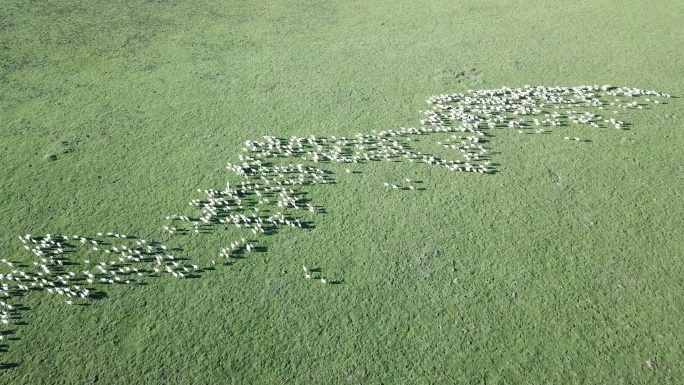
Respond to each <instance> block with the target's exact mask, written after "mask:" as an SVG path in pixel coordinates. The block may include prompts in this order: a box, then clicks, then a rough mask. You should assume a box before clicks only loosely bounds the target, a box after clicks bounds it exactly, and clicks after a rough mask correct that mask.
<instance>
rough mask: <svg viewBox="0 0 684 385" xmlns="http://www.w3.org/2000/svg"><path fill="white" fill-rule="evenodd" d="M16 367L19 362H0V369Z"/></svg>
mask: <svg viewBox="0 0 684 385" xmlns="http://www.w3.org/2000/svg"><path fill="white" fill-rule="evenodd" d="M17 367H19V364H18V363H16V362H3V363H1V364H0V370H9V369H14V368H17Z"/></svg>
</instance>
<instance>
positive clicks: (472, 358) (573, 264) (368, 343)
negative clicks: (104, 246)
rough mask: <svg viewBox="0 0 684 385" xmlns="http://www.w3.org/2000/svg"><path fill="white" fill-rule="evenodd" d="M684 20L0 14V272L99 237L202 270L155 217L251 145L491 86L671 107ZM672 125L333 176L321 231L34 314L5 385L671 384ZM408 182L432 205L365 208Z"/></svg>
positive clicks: (393, 200) (677, 182) (409, 120)
mask: <svg viewBox="0 0 684 385" xmlns="http://www.w3.org/2000/svg"><path fill="white" fill-rule="evenodd" d="M683 24H684V6H682V5H678V4H674V5H673V3H672V2H666V1H660V0H658V1H631V2H628V3H623V2H614V1H608V0H605V1H601V0H599V1H576V2H571V3H568V2H562V1H544V2H541V4H540V3H539V2H532V1H498V2H491V1H457V2H454V1H432V2H429V3H428V4H425V3H423V2H418V1H403V0H400V1H373V2H360V1H345V2H342V1H313V2H303V1H283V2H266V1H248V2H234V3H233V2H201V1H200V2H174V1H166V2H165V1H160V2H153V1H149V2H144V3H141V2H126V1H124V2H105V1H95V2H87V3H83V2H75V1H46V2H39V3H35V2H28V1H18V0H9V1H5V2H3V4H2V5H0V52H2V53H1V54H0V165H2V168H1V169H0V216H1V217H2V218H3V220H2V221H1V222H0V254H2V257H3V258H7V259H9V260H11V261H14V262H15V263H18V264H19V263H25V264H30V262H31V261H32V259H31V255H29V254H27V253H25V252H24V251H23V249H22V248H21V243H20V242H19V241H18V240H17V238H16V237H17V235H18V234H24V233H31V234H46V233H52V234H62V233H64V234H95V233H97V232H100V231H110V230H113V231H119V232H123V233H127V234H135V235H141V236H146V237H150V238H155V239H159V240H161V241H168V242H170V243H173V244H175V245H177V246H179V247H182V249H183V254H184V255H187V256H188V257H189V258H191V259H192V260H197V261H201V262H203V263H207V262H208V261H209V260H211V259H214V258H216V255H217V252H218V250H219V249H220V248H221V247H224V246H225V242H226V237H227V234H226V232H223V231H217V232H214V233H211V234H201V236H196V237H194V236H187V237H169V236H168V235H167V234H165V233H164V232H163V230H162V228H161V226H162V225H163V224H165V221H164V216H166V215H168V214H171V213H182V212H183V211H185V210H188V206H187V201H189V200H190V199H192V198H195V197H196V192H195V190H196V188H216V187H218V188H220V187H222V186H223V185H225V182H226V180H227V179H228V178H233V176H231V175H230V174H228V173H227V172H226V170H225V164H226V162H227V161H235V158H236V156H237V154H238V153H239V152H240V148H241V147H242V145H243V142H244V141H245V140H248V139H260V138H261V137H262V136H263V135H277V136H281V137H289V136H291V135H300V136H306V135H309V134H315V135H320V136H330V135H338V136H342V135H346V136H352V135H354V134H355V133H357V132H369V131H370V130H382V129H388V128H393V129H395V128H398V127H402V126H404V127H406V126H414V125H417V124H418V120H419V119H420V118H421V116H420V114H419V113H418V110H420V109H423V108H425V107H426V105H425V99H426V98H427V97H428V96H430V95H433V94H440V93H451V92H463V91H465V90H467V89H480V88H498V87H500V86H502V85H508V86H522V85H524V84H532V85H540V84H541V85H568V86H573V85H581V84H606V83H608V84H614V85H618V86H622V85H626V86H633V87H639V88H645V89H655V90H657V91H662V92H667V93H671V94H673V95H675V96H679V97H681V96H682V92H681V90H682V89H684V77H682V74H683V73H684V59H683V58H682V55H681V49H680V48H679V47H682V46H684V35H682V34H681V32H680V28H681V25H683ZM681 110H682V108H681V99H677V98H675V99H672V100H671V101H669V102H668V103H667V104H664V105H660V106H658V107H657V108H648V109H644V110H640V111H638V112H635V113H632V114H629V116H626V117H625V118H624V119H625V120H626V121H628V122H629V123H631V126H630V129H629V130H626V131H617V130H596V129H591V128H585V127H571V128H562V129H558V130H554V131H553V132H550V133H549V134H547V135H519V134H517V133H516V132H515V131H509V130H499V131H494V132H492V134H493V136H492V137H491V138H490V148H491V149H492V159H493V161H494V162H496V163H497V164H498V166H497V173H496V174H493V175H472V174H465V173H450V172H448V171H446V170H443V169H441V168H434V167H429V166H426V165H416V164H406V163H371V164H367V165H364V166H363V167H358V168H355V170H357V171H360V173H358V174H352V175H346V174H345V173H344V172H343V170H344V167H342V166H340V167H338V166H336V165H330V166H329V167H330V169H331V170H332V171H333V172H335V175H337V176H338V177H336V182H337V183H336V184H335V185H330V186H321V187H317V188H315V189H313V188H312V189H311V190H310V191H307V193H308V197H309V198H310V199H311V200H312V202H314V203H316V204H317V205H320V206H322V207H324V208H325V213H322V214H320V215H317V216H316V217H315V222H314V226H315V228H314V229H312V230H311V231H308V232H307V231H298V230H291V231H282V232H279V233H277V234H275V235H272V236H268V237H264V238H262V240H261V244H260V245H262V246H264V247H266V248H267V250H266V251H264V252H260V253H253V254H250V255H249V256H247V257H246V258H244V259H240V260H238V261H236V262H235V263H233V264H231V265H230V266H217V268H216V269H215V270H212V271H207V272H205V273H203V274H202V275H201V277H200V278H198V279H187V280H174V279H165V278H159V279H152V278H151V279H147V280H146V283H147V284H146V285H111V286H108V287H107V288H106V297H105V298H103V299H101V300H96V301H93V302H92V305H90V306H68V305H66V304H65V303H64V301H63V300H62V299H59V298H56V297H53V296H48V295H46V294H45V293H44V292H36V293H30V294H29V295H27V296H25V297H24V298H23V299H22V301H21V303H20V306H22V308H23V309H24V310H22V313H21V314H22V316H21V320H20V321H21V322H20V323H19V324H17V325H16V327H13V328H12V330H13V332H12V334H7V335H6V338H5V340H3V341H2V344H0V346H2V352H1V353H0V363H2V369H0V383H7V384H41V383H46V384H47V383H64V384H75V383H91V382H93V380H94V379H95V378H97V380H98V382H99V383H107V384H110V383H111V384H116V383H120V384H135V383H178V384H188V383H221V384H222V383H254V384H256V383H284V382H291V383H324V382H327V383H352V384H353V383H407V384H414V383H522V382H526V383H527V382H531V383H649V384H650V383H681V382H682V380H683V379H684V374H683V373H682V372H683V371H684V367H682V362H683V359H684V354H683V353H682V352H684V346H683V343H682V342H683V341H682V337H681V335H682V334H684V333H683V332H684V324H683V321H682V320H684V300H683V299H682V298H684V297H683V296H682V293H683V287H682V286H683V283H682V278H681V277H682V276H684V274H683V273H684V262H683V261H682V255H683V254H684V253H683V252H684V242H683V241H682V240H681V239H682V235H683V234H682V229H684V210H683V209H684V199H683V198H684V197H683V193H682V191H684V182H683V181H684V178H682V176H683V174H684V152H683V151H682V142H683V139H684V134H683V133H682V130H681V127H682V124H681V116H680V115H681ZM566 135H572V136H578V137H581V138H584V139H586V140H587V141H586V142H581V143H579V144H577V145H575V144H576V143H568V142H567V141H563V140H562V138H563V136H566ZM405 177H409V178H411V179H414V180H420V181H422V184H421V186H422V187H423V188H424V189H425V190H423V191H414V192H404V191H402V192H399V193H397V194H394V193H389V194H388V191H387V190H386V189H383V188H382V182H383V181H385V180H401V179H403V178H405ZM302 264H306V265H307V266H309V267H312V268H313V267H317V268H321V269H322V270H323V272H324V274H325V275H326V276H328V277H330V278H331V279H334V280H340V281H343V283H342V284H337V285H321V284H320V283H319V282H313V281H308V280H305V279H304V278H303V275H302V274H301V272H300V270H301V265H302ZM647 361H648V362H649V364H648V365H647Z"/></svg>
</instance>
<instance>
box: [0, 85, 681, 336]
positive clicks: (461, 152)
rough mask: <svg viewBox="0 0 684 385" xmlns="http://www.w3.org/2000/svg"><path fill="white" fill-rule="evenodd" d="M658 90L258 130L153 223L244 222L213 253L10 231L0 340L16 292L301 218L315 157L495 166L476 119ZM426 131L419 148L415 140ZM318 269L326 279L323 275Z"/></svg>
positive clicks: (498, 101)
mask: <svg viewBox="0 0 684 385" xmlns="http://www.w3.org/2000/svg"><path fill="white" fill-rule="evenodd" d="M669 97H670V95H666V94H661V93H658V92H655V91H644V90H640V89H635V88H625V87H611V86H600V87H599V86H581V87H530V86H525V87H524V88H507V87H503V88H500V89H492V90H478V91H468V92H467V93H465V94H445V95H436V96H432V97H430V98H429V99H428V100H427V102H428V103H429V104H431V105H432V108H431V109H429V110H426V111H423V114H424V119H423V120H421V127H420V128H413V127H412V128H399V129H395V130H392V129H388V130H383V131H371V132H370V133H366V134H361V133H359V134H356V135H354V136H352V137H335V136H331V137H317V136H314V135H311V136H308V137H296V136H293V137H291V138H289V139H283V138H279V137H276V136H265V137H264V138H263V139H262V140H258V141H246V142H245V145H244V148H243V149H242V150H243V154H241V155H239V156H238V159H237V160H236V161H235V163H228V165H227V168H228V170H230V171H231V172H232V173H234V174H236V177H235V178H233V179H232V180H233V182H227V183H226V185H225V186H223V187H222V188H220V189H206V190H201V189H200V190H198V192H200V193H203V195H204V197H203V198H201V199H200V198H198V199H193V200H192V201H190V202H189V204H190V205H191V206H193V207H196V208H197V210H195V214H193V215H187V216H186V215H170V216H168V217H166V220H168V221H169V223H168V224H167V225H165V226H163V231H164V232H167V233H168V234H177V233H178V234H185V235H190V234H192V233H195V234H201V233H203V232H205V231H216V230H217V229H219V228H226V227H231V228H236V229H238V230H239V231H238V232H244V234H242V235H238V236H235V237H234V238H233V239H230V240H227V241H226V244H225V246H224V247H223V248H222V249H221V250H219V251H218V252H217V253H216V257H215V259H214V260H210V261H205V262H204V263H201V266H200V265H198V264H197V263H194V262H192V261H190V260H188V259H187V258H186V257H184V256H183V255H177V254H178V253H179V252H180V249H173V248H170V247H168V246H166V245H164V244H161V243H159V242H156V241H153V240H148V239H145V238H142V237H132V236H127V235H125V234H120V233H116V232H104V231H103V232H101V233H98V234H97V235H95V236H82V235H52V234H47V235H41V236H33V235H31V234H25V235H20V236H19V237H18V239H19V242H21V244H22V246H23V248H24V249H25V250H26V251H27V252H28V254H29V256H28V257H27V256H23V257H17V256H13V255H11V254H9V253H8V252H7V251H5V255H3V256H2V257H3V258H2V259H0V322H1V323H0V340H2V339H5V338H6V336H7V335H8V333H9V330H10V328H11V327H12V323H13V322H15V321H16V320H17V319H19V317H20V314H19V311H18V310H17V309H18V308H19V307H20V306H19V302H20V299H21V297H22V296H23V295H24V294H26V293H37V292H45V293H48V294H49V295H53V296H55V297H57V298H61V300H62V301H63V302H64V303H65V304H68V305H72V304H74V303H76V302H85V301H89V300H90V299H92V298H97V297H98V296H100V295H101V294H102V290H104V289H103V288H104V287H106V285H112V284H134V283H139V282H141V281H143V280H145V279H147V278H149V277H159V276H169V277H172V278H177V279H183V278H186V277H189V276H196V275H198V274H200V273H202V272H203V270H204V269H206V268H207V267H210V266H213V265H216V264H217V260H218V261H219V264H220V263H224V262H225V260H226V259H231V258H233V257H236V256H238V255H241V254H243V253H250V252H253V251H255V250H257V249H258V248H257V247H256V246H255V243H256V240H257V238H258V236H259V235H261V234H272V233H274V232H276V231H278V230H279V229H280V228H282V227H290V228H294V229H298V228H306V227H309V226H311V223H310V222H309V221H308V220H307V218H310V215H311V214H314V213H316V211H317V208H316V206H314V205H312V204H311V202H309V201H307V199H305V198H304V195H303V194H301V192H302V188H303V187H304V188H308V186H313V185H316V184H329V183H330V182H332V180H333V179H332V175H333V173H332V172H330V171H326V170H323V169H321V168H319V166H320V165H322V164H326V163H344V164H345V166H344V167H346V169H345V171H346V172H347V173H351V172H352V169H353V168H354V167H357V166H358V165H359V164H361V163H366V162H372V161H405V162H414V163H425V164H428V165H436V166H441V167H444V168H446V169H447V170H449V171H460V172H473V173H481V174H487V173H492V172H493V171H494V170H493V168H492V164H491V160H490V157H489V154H488V148H487V147H486V143H487V140H486V135H485V132H486V131H487V130H490V131H491V130H495V129H509V128H510V129H514V130H516V131H518V132H521V133H523V132H535V133H542V132H544V131H547V130H550V129H556V128H561V127H564V126H568V125H571V124H585V125H590V126H592V127H596V128H599V127H612V128H615V129H622V128H623V127H624V125H625V123H624V122H623V121H621V120H620V119H619V117H620V116H621V115H622V114H623V113H624V112H626V111H627V110H630V109H640V108H643V107H644V105H647V104H650V103H653V104H658V103H662V101H661V100H659V98H669ZM565 139H571V138H570V137H565ZM572 139H574V140H579V138H572ZM426 142H429V143H428V145H429V147H428V148H429V149H430V152H422V151H419V149H418V147H421V145H425V143H426ZM438 154H445V155H438ZM378 186H379V187H381V188H382V186H384V187H385V188H387V189H388V190H399V189H403V190H413V189H414V186H412V184H411V181H410V180H409V179H408V178H405V179H404V180H402V181H401V182H397V181H379V182H378ZM400 186H401V187H400ZM299 213H302V214H299ZM230 234H233V235H234V234H235V232H230ZM303 270H304V271H303V273H304V274H303V278H304V279H306V278H311V277H312V274H311V272H310V271H309V270H308V269H307V268H306V267H304V269H303ZM317 279H318V280H320V282H321V283H323V284H325V283H326V282H327V281H326V278H325V277H322V276H321V277H317Z"/></svg>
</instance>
